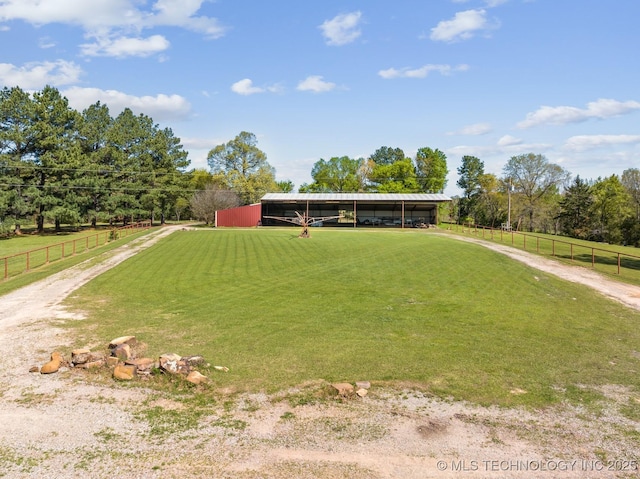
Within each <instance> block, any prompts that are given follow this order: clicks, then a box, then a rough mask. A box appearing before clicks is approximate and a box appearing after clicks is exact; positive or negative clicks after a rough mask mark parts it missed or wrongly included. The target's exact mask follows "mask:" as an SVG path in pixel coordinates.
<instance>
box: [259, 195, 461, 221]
mask: <svg viewBox="0 0 640 479" xmlns="http://www.w3.org/2000/svg"><path fill="white" fill-rule="evenodd" d="M449 201H451V198H449V197H448V196H446V195H442V194H413V193H409V194H405V193H268V194H266V195H264V196H263V197H262V199H261V200H260V202H261V204H262V225H264V226H275V225H280V226H281V225H283V224H286V223H283V222H281V221H278V220H275V219H270V218H265V217H266V216H285V217H295V216H296V214H295V212H296V211H297V212H299V213H306V214H307V215H308V216H311V217H321V216H337V215H342V217H341V218H338V219H333V220H330V221H328V222H326V223H325V224H326V225H327V226H352V227H360V226H388V227H393V226H395V227H413V226H416V227H417V226H429V225H432V224H437V223H438V205H439V204H440V203H445V202H449Z"/></svg>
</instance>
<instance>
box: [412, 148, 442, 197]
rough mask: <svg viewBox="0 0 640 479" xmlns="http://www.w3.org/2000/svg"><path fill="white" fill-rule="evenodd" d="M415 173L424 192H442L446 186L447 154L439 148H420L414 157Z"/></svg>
mask: <svg viewBox="0 0 640 479" xmlns="http://www.w3.org/2000/svg"><path fill="white" fill-rule="evenodd" d="M415 165H416V175H417V177H418V183H419V184H420V188H421V190H422V191H423V192H425V193H442V192H443V191H444V188H445V187H446V186H447V174H448V173H449V170H448V169H447V156H446V155H445V154H444V153H443V152H442V151H440V150H438V149H436V150H433V149H431V148H428V147H425V148H420V149H419V150H418V152H417V153H416V159H415Z"/></svg>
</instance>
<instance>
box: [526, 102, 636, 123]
mask: <svg viewBox="0 0 640 479" xmlns="http://www.w3.org/2000/svg"><path fill="white" fill-rule="evenodd" d="M638 109H640V102H637V101H625V102H621V101H617V100H611V99H603V98H601V99H599V100H596V101H593V102H589V103H587V108H576V107H573V106H555V107H552V106H542V107H540V108H539V109H538V110H536V111H534V112H533V113H528V114H527V118H526V119H525V120H524V121H521V122H520V123H518V124H517V126H518V128H522V129H524V128H531V127H533V126H538V125H544V124H554V125H564V124H567V123H579V122H583V121H587V120H589V119H592V118H597V119H601V120H603V119H606V118H611V117H614V116H619V115H624V114H626V113H630V112H632V111H634V110H638Z"/></svg>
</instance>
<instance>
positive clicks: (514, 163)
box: [503, 153, 571, 231]
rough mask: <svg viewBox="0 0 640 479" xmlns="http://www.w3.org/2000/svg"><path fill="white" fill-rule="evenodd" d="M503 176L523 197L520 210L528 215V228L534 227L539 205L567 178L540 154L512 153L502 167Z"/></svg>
mask: <svg viewBox="0 0 640 479" xmlns="http://www.w3.org/2000/svg"><path fill="white" fill-rule="evenodd" d="M503 172H504V175H505V178H506V179H507V181H510V182H511V184H512V185H513V187H514V188H515V191H516V192H518V193H519V194H520V195H521V196H522V199H523V203H524V212H525V214H526V215H527V216H528V217H529V230H530V231H533V230H534V215H535V214H537V213H540V212H542V204H543V203H544V202H545V200H546V199H547V198H548V197H549V196H552V195H554V194H557V193H558V191H559V189H560V187H561V186H563V184H564V183H566V182H567V181H568V180H569V178H570V176H571V175H570V173H569V172H568V171H566V170H565V169H564V168H562V167H561V166H558V165H555V164H553V163H549V160H547V159H546V158H545V157H544V156H543V155H534V154H533V153H528V154H526V155H518V156H513V157H511V159H510V160H509V162H508V163H507V164H506V165H505V167H504V169H503Z"/></svg>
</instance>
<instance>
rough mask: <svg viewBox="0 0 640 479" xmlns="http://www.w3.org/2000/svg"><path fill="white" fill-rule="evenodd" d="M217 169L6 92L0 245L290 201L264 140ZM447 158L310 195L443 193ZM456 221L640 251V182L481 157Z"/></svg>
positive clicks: (345, 169) (363, 164)
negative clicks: (48, 232)
mask: <svg viewBox="0 0 640 479" xmlns="http://www.w3.org/2000/svg"><path fill="white" fill-rule="evenodd" d="M207 163H208V166H209V169H208V170H207V169H203V168H202V169H191V170H187V168H188V166H189V164H190V161H189V159H188V153H187V151H185V150H184V148H183V146H182V144H181V142H180V139H179V138H178V137H176V136H175V135H174V134H173V131H172V130H171V129H170V128H160V127H159V126H158V125H157V124H155V123H154V122H153V120H152V119H151V118H150V117H149V116H147V115H144V114H139V115H135V114H134V113H133V112H132V111H131V110H130V109H128V108H126V109H124V110H123V111H122V112H121V113H120V114H119V115H117V116H116V117H115V118H114V117H112V116H111V115H110V112H109V108H108V106H107V105H104V104H101V103H100V102H96V103H95V104H93V105H91V106H90V107H88V108H87V109H85V110H83V111H82V112H78V111H76V110H74V109H73V108H71V107H70V106H69V103H68V100H67V99H66V98H65V97H64V96H62V95H61V94H60V92H59V91H58V90H57V89H55V88H53V87H49V86H47V87H45V88H44V89H43V90H42V91H38V92H34V93H27V92H25V91H23V90H22V89H20V88H19V87H14V88H4V89H2V90H1V91H0V233H5V232H7V231H9V230H10V229H12V228H13V229H16V230H19V229H20V227H21V226H22V225H25V224H35V225H36V227H37V230H38V231H40V232H41V231H43V229H44V224H45V222H51V223H53V224H54V225H55V228H56V230H59V229H60V225H61V224H71V225H77V224H82V223H90V224H91V225H92V226H94V227H95V226H96V225H97V224H98V223H109V224H115V223H117V222H122V223H127V222H130V221H136V220H138V219H143V218H144V219H148V218H151V219H152V220H156V219H159V220H160V222H164V221H165V219H166V218H168V217H172V218H175V219H177V220H180V219H181V218H197V219H201V220H204V221H205V222H207V223H210V222H212V221H213V219H214V216H213V215H214V214H215V210H217V209H224V208H230V207H233V206H238V205H243V204H251V203H256V202H258V201H259V200H260V198H261V197H262V196H263V195H264V194H265V193H267V192H278V191H279V192H292V191H293V190H294V184H293V183H292V182H291V181H289V180H285V181H276V179H275V170H274V168H273V167H271V165H270V164H269V163H268V161H267V156H266V154H265V153H264V152H263V151H261V150H260V149H259V148H258V146H257V139H256V137H255V135H254V134H252V133H249V132H245V131H243V132H241V133H240V134H238V135H237V136H236V137H235V138H234V139H233V140H231V141H229V142H227V143H224V144H221V145H217V146H214V147H213V148H212V149H211V150H210V151H209V153H208V156H207ZM448 172H449V170H448V167H447V158H446V155H445V154H444V153H443V152H442V151H440V150H438V149H432V148H429V147H423V148H420V149H418V151H417V152H416V154H415V156H414V157H413V158H410V157H408V156H407V155H405V153H404V151H403V150H402V149H400V148H392V147H388V146H382V147H380V148H378V149H377V150H376V151H375V152H373V153H372V154H371V155H370V156H369V157H368V158H366V159H365V158H357V159H354V158H350V157H348V156H339V157H338V156H337V157H332V158H330V159H328V160H325V159H320V160H319V161H317V162H316V163H315V164H314V165H313V167H312V170H311V178H312V179H313V181H312V182H311V183H309V184H307V183H305V184H303V185H301V186H300V187H299V189H298V190H299V191H300V192H327V193H329V192H336V193H339V192H379V193H442V192H443V191H444V189H445V187H446V184H447V174H448ZM457 173H458V181H457V186H458V187H460V189H461V190H462V192H463V193H462V195H461V196H459V197H454V198H453V201H452V203H451V210H450V218H451V219H452V220H454V221H458V222H465V223H467V222H474V223H476V224H481V225H485V226H492V227H496V226H501V225H503V224H505V223H508V224H509V226H510V227H514V228H518V229H526V230H529V231H540V232H548V233H556V234H565V235H569V236H572V237H576V238H584V239H590V240H597V241H606V242H610V243H625V244H633V245H636V246H638V245H640V171H639V170H638V169H636V168H630V169H627V170H625V171H624V172H622V175H621V176H618V175H611V176H609V177H606V178H598V179H596V180H584V179H582V178H580V177H579V176H578V177H576V178H573V180H572V176H571V174H570V173H569V172H568V171H566V170H564V169H563V168H562V167H560V166H558V165H555V164H553V163H551V162H549V161H548V160H547V158H545V157H544V156H543V155H538V154H534V153H528V154H523V155H518V156H514V157H512V158H511V159H510V160H509V161H508V162H507V164H506V165H505V166H504V168H503V174H502V176H501V177H498V176H497V175H495V174H492V173H486V172H485V171H484V163H483V162H482V160H480V159H479V158H477V157H475V156H464V157H463V158H462V163H461V165H460V167H459V168H458V169H457Z"/></svg>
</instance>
